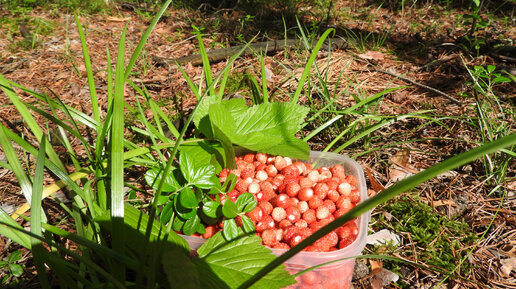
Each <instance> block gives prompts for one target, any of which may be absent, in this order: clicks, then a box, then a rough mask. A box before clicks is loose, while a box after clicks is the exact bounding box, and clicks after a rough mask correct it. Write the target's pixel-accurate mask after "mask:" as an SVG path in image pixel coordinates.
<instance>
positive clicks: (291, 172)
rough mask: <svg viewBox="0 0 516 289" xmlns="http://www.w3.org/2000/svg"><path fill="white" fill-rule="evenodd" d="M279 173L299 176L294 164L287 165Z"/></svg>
mask: <svg viewBox="0 0 516 289" xmlns="http://www.w3.org/2000/svg"><path fill="white" fill-rule="evenodd" d="M281 174H282V175H284V176H292V177H296V178H297V177H299V169H298V167H297V166H296V165H289V166H286V167H285V168H284V169H283V170H281Z"/></svg>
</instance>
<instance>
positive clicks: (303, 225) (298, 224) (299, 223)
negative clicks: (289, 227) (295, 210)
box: [294, 219, 308, 228]
mask: <svg viewBox="0 0 516 289" xmlns="http://www.w3.org/2000/svg"><path fill="white" fill-rule="evenodd" d="M294 225H295V226H296V227H298V228H308V223H307V222H306V221H305V220H303V219H300V220H298V221H297V222H296V223H295V224H294Z"/></svg>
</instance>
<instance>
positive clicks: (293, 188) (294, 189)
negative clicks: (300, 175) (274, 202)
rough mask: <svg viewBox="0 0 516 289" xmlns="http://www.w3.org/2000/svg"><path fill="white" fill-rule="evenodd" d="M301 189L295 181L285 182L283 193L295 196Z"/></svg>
mask: <svg viewBox="0 0 516 289" xmlns="http://www.w3.org/2000/svg"><path fill="white" fill-rule="evenodd" d="M300 190H301V186H300V185H299V184H298V183H296V182H292V183H289V184H287V186H286V187H285V193H286V194H287V195H289V196H290V197H295V196H297V193H298V192H299V191H300Z"/></svg>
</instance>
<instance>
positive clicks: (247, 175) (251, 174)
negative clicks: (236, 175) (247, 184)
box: [240, 168, 254, 179]
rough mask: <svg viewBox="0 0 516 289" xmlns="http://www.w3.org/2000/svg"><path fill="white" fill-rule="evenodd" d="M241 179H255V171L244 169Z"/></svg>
mask: <svg viewBox="0 0 516 289" xmlns="http://www.w3.org/2000/svg"><path fill="white" fill-rule="evenodd" d="M240 177H241V178H242V179H247V178H254V169H251V168H245V169H243V170H242V171H241V172H240Z"/></svg>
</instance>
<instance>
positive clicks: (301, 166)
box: [292, 161, 306, 175]
mask: <svg viewBox="0 0 516 289" xmlns="http://www.w3.org/2000/svg"><path fill="white" fill-rule="evenodd" d="M292 165H294V166H296V168H297V170H298V171H299V175H302V174H303V173H304V172H305V170H306V166H305V164H304V163H302V162H300V161H297V162H294V163H292Z"/></svg>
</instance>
